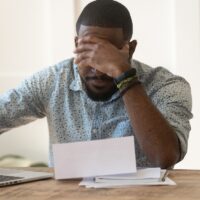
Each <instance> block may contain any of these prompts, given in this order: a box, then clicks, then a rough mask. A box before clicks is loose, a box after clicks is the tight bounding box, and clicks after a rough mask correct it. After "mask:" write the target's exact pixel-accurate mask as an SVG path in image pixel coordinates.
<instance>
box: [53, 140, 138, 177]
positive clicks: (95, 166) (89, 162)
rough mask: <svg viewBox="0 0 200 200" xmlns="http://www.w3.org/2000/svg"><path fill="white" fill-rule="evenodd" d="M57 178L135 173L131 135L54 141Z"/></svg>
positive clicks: (133, 147)
mask: <svg viewBox="0 0 200 200" xmlns="http://www.w3.org/2000/svg"><path fill="white" fill-rule="evenodd" d="M53 155H54V165H55V166H54V167H55V178H56V179H70V178H80V177H91V176H99V175H112V174H121V173H134V172H136V159H135V146H134V138H133V136H129V137H121V138H111V139H102V140H93V141H85V142H75V143H66V144H54V145H53Z"/></svg>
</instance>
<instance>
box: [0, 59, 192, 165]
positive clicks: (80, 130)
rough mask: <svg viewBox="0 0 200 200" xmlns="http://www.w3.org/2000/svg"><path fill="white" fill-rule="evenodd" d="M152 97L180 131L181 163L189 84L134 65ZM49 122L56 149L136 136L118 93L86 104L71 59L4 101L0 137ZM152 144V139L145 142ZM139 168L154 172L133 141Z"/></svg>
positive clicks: (0, 108)
mask: <svg viewBox="0 0 200 200" xmlns="http://www.w3.org/2000/svg"><path fill="white" fill-rule="evenodd" d="M132 66H133V67H135V68H136V70H137V74H138V76H139V80H140V81H141V82H142V84H143V86H144V88H145V90H146V92H147V94H148V96H149V97H150V98H151V100H152V102H153V103H154V105H155V106H156V107H157V108H158V109H159V110H160V112H161V113H162V114H163V115H164V117H165V118H166V119H167V120H168V122H169V123H170V125H171V126H172V127H173V128H174V130H175V131H176V134H177V136H178V138H179V141H180V146H181V153H182V155H181V158H183V157H184V155H185V154H186V152H187V143H188V135H189V131H190V123H189V119H191V117H192V114H191V90H190V86H189V84H188V83H187V82H186V80H185V79H183V78H182V77H179V76H175V75H173V74H172V73H170V72H169V71H168V70H166V69H164V68H162V67H157V68H151V67H149V66H147V65H145V64H142V63H140V62H138V61H136V60H133V61H132ZM43 117H46V118H47V122H48V126H49V134H50V137H49V138H50V145H49V146H50V150H49V155H50V156H49V158H50V159H49V161H50V162H49V165H50V166H53V159H52V158H53V157H52V144H54V143H68V142H76V141H87V140H96V139H102V138H111V137H124V136H130V135H134V127H132V126H131V123H130V120H129V117H128V115H127V112H126V110H125V106H124V103H123V100H122V98H121V97H120V95H119V93H118V92H117V93H115V94H114V95H113V96H112V98H111V99H110V100H108V101H105V102H95V101H92V100H91V99H89V98H88V96H87V94H86V93H85V90H84V87H83V85H82V82H81V79H80V76H79V73H78V68H77V66H76V65H74V64H73V59H69V60H65V61H63V62H61V63H59V64H57V65H55V66H52V67H48V68H46V69H44V70H42V71H40V72H38V73H36V74H34V75H32V76H31V77H29V78H27V79H26V80H24V81H23V82H22V83H21V84H20V85H19V86H18V87H16V88H15V89H12V90H9V91H8V92H6V93H5V94H3V95H1V96H0V133H3V132H5V131H8V130H9V129H12V128H14V127H18V126H20V125H23V124H27V123H29V122H31V121H33V120H36V119H37V118H43ZM147 139H148V138H147ZM135 148H136V149H135V151H136V160H137V166H143V167H144V166H152V164H151V163H149V162H148V160H147V157H146V156H145V155H144V153H143V152H142V150H141V149H140V147H139V144H138V142H137V140H136V141H135Z"/></svg>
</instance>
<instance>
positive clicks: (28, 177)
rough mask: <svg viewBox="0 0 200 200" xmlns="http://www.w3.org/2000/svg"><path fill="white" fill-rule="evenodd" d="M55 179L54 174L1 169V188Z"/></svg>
mask: <svg viewBox="0 0 200 200" xmlns="http://www.w3.org/2000/svg"><path fill="white" fill-rule="evenodd" d="M48 178H53V173H48V172H34V171H25V170H16V169H8V168H0V187H3V186H8V185H15V184H19V183H25V182H30V181H36V180H41V179H48Z"/></svg>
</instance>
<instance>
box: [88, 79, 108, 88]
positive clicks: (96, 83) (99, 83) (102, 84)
mask: <svg viewBox="0 0 200 200" xmlns="http://www.w3.org/2000/svg"><path fill="white" fill-rule="evenodd" d="M87 82H88V83H90V84H92V85H94V86H98V87H105V86H106V85H108V84H110V83H111V81H110V80H101V79H93V80H88V81H87Z"/></svg>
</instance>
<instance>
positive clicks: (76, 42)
mask: <svg viewBox="0 0 200 200" xmlns="http://www.w3.org/2000/svg"><path fill="white" fill-rule="evenodd" d="M74 44H75V47H78V36H76V37H74Z"/></svg>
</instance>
